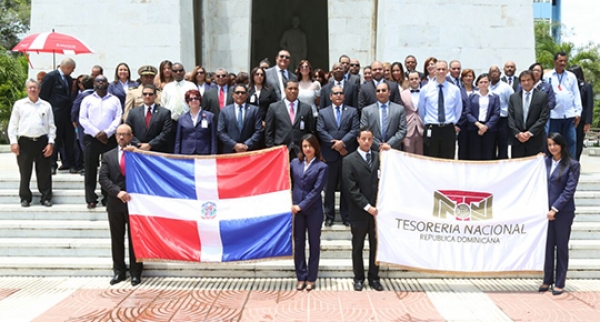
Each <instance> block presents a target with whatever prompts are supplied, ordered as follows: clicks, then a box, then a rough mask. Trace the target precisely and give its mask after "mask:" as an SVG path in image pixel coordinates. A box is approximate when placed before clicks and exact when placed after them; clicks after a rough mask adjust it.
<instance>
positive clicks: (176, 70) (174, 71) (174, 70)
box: [171, 69, 183, 73]
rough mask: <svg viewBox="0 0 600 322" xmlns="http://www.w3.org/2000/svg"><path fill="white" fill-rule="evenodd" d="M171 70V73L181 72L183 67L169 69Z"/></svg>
mask: <svg viewBox="0 0 600 322" xmlns="http://www.w3.org/2000/svg"><path fill="white" fill-rule="evenodd" d="M171 72H173V73H182V72H183V69H171Z"/></svg>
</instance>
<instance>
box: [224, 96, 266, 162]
mask: <svg viewBox="0 0 600 322" xmlns="http://www.w3.org/2000/svg"><path fill="white" fill-rule="evenodd" d="M245 105H246V106H245V108H244V110H245V111H246V112H245V114H246V115H245V117H244V120H243V121H242V125H243V126H242V129H241V130H240V129H239V127H238V122H237V117H235V109H236V108H237V107H236V104H230V105H227V106H225V107H224V108H223V109H222V110H221V115H220V116H219V121H218V126H217V135H218V136H219V140H221V142H223V153H234V152H235V151H234V150H233V147H234V146H235V145H236V144H237V143H244V144H245V145H247V146H248V151H252V150H256V149H257V148H258V144H259V143H260V139H261V136H262V121H261V119H260V112H259V111H258V106H255V105H250V104H245Z"/></svg>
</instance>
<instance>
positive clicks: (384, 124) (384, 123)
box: [381, 104, 388, 142]
mask: <svg viewBox="0 0 600 322" xmlns="http://www.w3.org/2000/svg"><path fill="white" fill-rule="evenodd" d="M387 126H388V113H387V106H386V105H385V104H381V141H382V142H386V141H387V140H386V136H385V130H386V129H387Z"/></svg>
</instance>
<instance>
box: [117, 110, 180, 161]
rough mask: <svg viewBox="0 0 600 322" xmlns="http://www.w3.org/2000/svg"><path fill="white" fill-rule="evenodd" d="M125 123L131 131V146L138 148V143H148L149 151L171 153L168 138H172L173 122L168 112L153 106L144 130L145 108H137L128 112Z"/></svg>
mask: <svg viewBox="0 0 600 322" xmlns="http://www.w3.org/2000/svg"><path fill="white" fill-rule="evenodd" d="M125 123H127V124H129V126H130V127H131V130H132V131H133V139H132V140H131V145H134V146H138V144H140V143H148V144H150V147H151V149H150V150H151V151H157V152H171V151H170V148H169V138H171V137H172V135H171V132H172V131H173V128H172V124H173V120H172V119H171V111H170V110H168V109H166V108H164V107H162V106H160V105H157V104H155V105H154V109H153V110H152V118H151V119H150V127H149V128H146V106H145V105H142V106H138V107H136V108H133V109H131V111H129V115H127V120H126V121H125Z"/></svg>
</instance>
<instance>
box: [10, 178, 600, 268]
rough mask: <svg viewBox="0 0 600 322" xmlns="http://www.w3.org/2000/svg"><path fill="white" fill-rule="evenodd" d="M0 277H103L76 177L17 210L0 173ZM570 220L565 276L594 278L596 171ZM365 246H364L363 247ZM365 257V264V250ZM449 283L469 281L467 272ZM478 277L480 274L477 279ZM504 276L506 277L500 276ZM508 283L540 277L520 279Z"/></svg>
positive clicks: (325, 241)
mask: <svg viewBox="0 0 600 322" xmlns="http://www.w3.org/2000/svg"><path fill="white" fill-rule="evenodd" d="M0 174H1V175H2V176H1V177H0V275H3V276H100V275H102V276H109V275H111V273H112V271H111V264H112V263H111V259H110V237H109V229H108V220H107V214H106V210H105V208H104V207H98V208H96V209H93V210H88V209H86V206H85V203H84V192H83V177H82V176H79V175H73V174H68V173H60V172H59V174H57V175H56V176H54V177H53V180H54V181H53V188H54V190H53V192H54V198H53V203H54V206H53V207H51V208H45V207H42V206H41V205H39V203H38V201H39V193H37V192H36V190H37V188H36V183H35V175H34V179H33V180H32V181H33V182H32V185H31V187H32V191H34V200H33V202H32V206H31V207H30V208H22V207H21V206H20V205H19V197H18V172H16V171H14V173H13V172H7V171H4V172H2V173H0ZM576 204H577V208H578V209H577V216H576V218H575V223H574V224H573V232H572V235H571V242H570V256H571V257H570V258H571V261H570V272H569V278H600V173H583V174H582V175H581V180H580V184H579V187H578V190H577V193H576ZM321 239H322V243H321V263H320V272H319V276H321V277H345V278H347V277H351V276H352V265H351V260H350V258H351V255H350V254H351V245H350V230H349V228H347V227H345V226H343V225H341V224H336V225H334V226H333V227H323V231H322V237H321ZM367 245H368V243H367ZM364 258H365V259H367V258H368V253H367V251H366V250H365V252H364ZM144 269H145V270H144V275H145V276H180V277H188V276H202V277H236V278H237V277H245V278H267V277H268V278H275V277H279V278H293V277H294V276H295V274H294V264H293V261H292V260H291V259H284V260H272V261H264V262H249V263H171V262H148V263H145V264H144ZM380 275H381V277H382V278H426V277H438V276H442V275H436V274H431V273H419V272H412V271H406V270H401V269H398V268H395V267H381V273H380ZM453 277H470V276H469V275H468V274H465V275H463V276H456V275H453ZM480 277H481V276H480ZM503 277H506V276H503ZM515 277H526V278H530V277H539V275H535V274H521V275H516V276H515Z"/></svg>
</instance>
